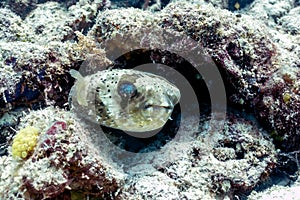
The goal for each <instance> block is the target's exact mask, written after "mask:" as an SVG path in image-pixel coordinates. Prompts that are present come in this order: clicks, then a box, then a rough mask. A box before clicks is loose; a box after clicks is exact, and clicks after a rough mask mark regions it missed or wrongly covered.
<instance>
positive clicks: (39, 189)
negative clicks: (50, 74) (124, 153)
mask: <svg viewBox="0 0 300 200" xmlns="http://www.w3.org/2000/svg"><path fill="white" fill-rule="evenodd" d="M78 121H79V120H75V118H73V117H72V114H70V113H68V112H65V111H63V110H58V109H54V108H52V107H49V108H47V109H44V110H41V111H34V112H31V113H29V114H28V115H27V116H26V117H24V118H23V119H22V122H21V123H20V125H19V127H27V126H30V125H32V126H34V127H36V128H37V129H39V130H40V131H41V134H40V136H39V139H38V144H37V146H36V148H35V151H34V153H33V155H32V156H31V157H29V158H28V159H27V160H26V161H23V160H18V159H14V158H12V157H11V155H10V156H3V157H1V158H0V162H1V165H0V171H1V178H0V179H1V181H0V185H1V187H0V188H1V189H0V197H1V199H17V198H22V199H54V198H56V199H69V198H70V197H71V196H72V195H76V193H78V192H79V193H81V194H78V195H79V196H78V198H84V195H90V196H91V197H98V198H109V199H115V198H117V196H118V193H117V191H118V190H119V188H120V187H121V185H122V180H123V179H124V175H123V174H122V173H121V172H122V171H121V170H120V169H118V167H116V166H115V165H114V166H113V165H112V164H111V163H112V162H111V161H110V160H109V159H108V157H107V156H106V157H105V154H106V153H107V152H106V151H105V150H103V151H102V153H99V152H98V151H97V150H96V149H95V148H93V144H92V143H91V139H90V138H89V134H90V133H89V132H88V130H86V129H85V127H84V126H82V124H79V123H78ZM18 129H19V128H18Z"/></svg>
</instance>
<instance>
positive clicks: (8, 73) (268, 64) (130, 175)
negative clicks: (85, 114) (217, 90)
mask: <svg viewBox="0 0 300 200" xmlns="http://www.w3.org/2000/svg"><path fill="white" fill-rule="evenodd" d="M42 2H43V3H41V2H37V1H32V0H19V1H12V0H5V1H2V2H1V3H0V6H1V8H0V11H1V12H0V117H1V118H0V119H1V120H0V155H1V157H0V174H1V176H0V199H99V198H100V199H151V198H152V199H168V198H173V199H199V198H200V199H218V198H219V199H229V198H230V199H234V198H243V197H244V196H245V195H247V194H249V193H250V192H251V191H252V190H255V191H253V192H252V194H251V195H250V196H249V198H250V199H257V198H263V197H265V198H267V197H268V194H266V193H263V192H260V188H263V187H264V186H263V184H264V182H268V180H270V179H271V180H274V179H272V174H273V173H274V171H275V172H276V171H277V170H279V171H281V170H283V172H282V173H283V174H285V173H286V171H284V168H285V167H284V165H289V167H290V168H292V169H290V174H288V175H289V176H283V177H284V178H283V179H284V180H280V181H279V182H280V183H279V184H278V185H280V186H273V187H271V188H270V189H269V190H267V192H270V193H271V194H270V195H272V196H273V197H275V196H278V195H277V194H276V190H280V191H285V192H290V193H292V192H297V190H298V189H299V187H298V185H299V180H298V182H296V183H295V184H294V185H292V182H293V181H294V179H295V177H294V176H297V172H295V171H297V167H298V168H299V166H300V165H299V161H298V160H299V156H298V153H299V149H300V144H299V142H298V141H299V140H300V130H299V123H300V112H299V110H300V91H299V87H300V81H299V80H300V61H299V57H300V38H299V25H298V18H299V7H296V6H299V3H298V1H293V0H283V1H275V0H268V1H263V2H262V1H258V0H255V1H253V2H252V3H251V4H247V5H246V4H245V1H236V2H238V3H240V4H239V6H240V7H239V6H238V5H235V4H233V3H234V1H222V0H212V1H209V2H211V3H212V4H214V6H213V5H212V4H207V1H202V0H190V1H176V0H174V1H172V2H171V3H170V2H169V1H163V0H162V1H152V2H151V3H150V1H132V2H131V3H133V4H134V5H135V7H138V8H144V9H145V10H144V11H143V10H141V9H136V8H118V6H124V7H129V6H130V4H129V3H128V2H127V3H125V4H124V2H123V5H121V4H120V1H116V0H115V1H111V2H110V1H107V0H82V1H81V0H80V1H77V0H69V1H61V0H57V1H47V0H46V1H42ZM228 2H229V3H230V5H229V4H228ZM236 2H235V3H236ZM145 3H148V4H147V5H146V7H144V5H145ZM224 3H227V4H224ZM22 6H23V7H22ZM152 6H154V7H152ZM244 6H245V7H244ZM111 7H112V8H115V9H111V10H106V8H111ZM20 8H22V9H20ZM221 8H226V9H228V10H225V9H221ZM230 10H234V12H230ZM151 11H157V12H151ZM174 35H175V36H178V37H173V38H172V37H170V36H174ZM181 35H184V36H187V37H188V38H189V39H192V40H193V41H196V42H190V40H188V39H186V38H187V37H181ZM132 38H134V39H133V40H132ZM174 38H176V39H178V40H176V41H175V42H174V40H172V39H174ZM168 39H169V40H168ZM128 41H130V42H128ZM107 44H108V45H107ZM110 44H112V45H110ZM170 44H171V45H170ZM141 46H142V47H147V48H149V51H147V50H148V49H139V51H133V53H132V52H131V53H132V54H125V56H123V57H120V58H118V59H116V57H118V56H120V55H118V53H120V52H121V53H122V52H124V51H128V50H135V49H136V48H137V47H141ZM198 46H200V47H201V48H202V49H203V52H197V53H198V54H196V55H199V60H200V62H199V63H190V64H191V65H196V64H199V65H203V66H204V67H203V68H205V67H208V66H210V65H207V64H208V63H209V62H210V61H207V62H204V61H203V60H206V59H207V58H208V57H209V58H212V59H213V63H214V64H216V65H217V67H218V70H219V71H220V73H221V75H222V78H223V80H224V83H225V87H226V91H227V100H228V105H229V106H230V107H232V108H234V109H237V110H240V111H247V112H253V113H254V115H255V117H256V119H257V120H258V121H259V124H258V123H256V121H255V120H254V119H253V118H252V116H251V117H249V116H247V117H245V115H242V114H240V113H239V112H238V114H237V113H234V114H229V115H228V116H227V119H226V120H225V123H223V121H216V122H215V124H214V126H212V124H211V123H210V122H209V117H208V116H205V117H204V118H201V119H202V121H201V123H200V126H199V123H197V120H195V118H197V119H198V117H199V116H197V117H195V116H193V115H192V114H191V113H192V112H190V113H189V115H188V120H186V119H187V118H184V119H185V120H183V121H181V122H180V126H181V127H183V128H182V132H183V133H184V134H179V135H175V136H174V137H172V138H170V139H166V140H164V141H163V142H162V141H157V143H153V144H152V146H151V145H148V146H147V148H139V147H137V148H136V146H138V145H140V144H134V143H135V142H136V141H137V140H134V141H133V142H132V141H131V142H128V143H125V142H124V140H125V139H126V138H125V139H124V138H123V137H120V138H117V139H116V140H117V141H118V142H119V143H117V144H118V145H119V146H115V144H113V143H111V141H109V140H108V139H107V138H108V137H109V136H111V137H112V138H113V137H115V136H116V135H114V136H112V132H114V130H108V131H106V132H105V131H104V132H105V133H102V131H103V130H104V129H103V130H102V129H101V127H98V126H95V125H91V124H90V123H89V122H86V121H84V120H83V119H81V118H79V116H77V115H76V113H72V111H68V110H64V109H65V108H66V109H68V95H69V91H70V88H71V87H72V85H73V83H74V79H73V78H72V77H71V76H70V74H69V70H70V69H79V68H81V69H82V70H83V71H84V72H85V73H92V72H93V71H95V70H97V67H99V66H100V67H107V66H112V67H116V68H117V67H119V68H128V67H131V66H133V65H134V64H140V63H141V61H143V62H148V63H160V64H164V65H172V67H173V68H174V69H176V70H177V71H179V72H184V73H185V74H186V76H185V78H187V79H189V80H191V83H192V84H193V85H194V86H195V85H196V89H197V90H196V92H197V95H198V96H201V103H207V102H209V101H210V100H209V99H208V98H209V94H207V92H205V91H204V90H202V89H203V88H205V87H203V86H202V84H203V82H204V81H203V80H204V79H205V77H204V78H203V77H201V76H199V77H198V76H196V75H195V74H194V72H193V71H189V68H188V67H187V66H188V64H187V62H188V61H187V60H184V59H183V57H184V58H187V57H189V55H190V54H193V53H194V52H193V50H194V49H196V47H198ZM157 47H163V49H157ZM184 47H185V48H184ZM186 48H187V49H188V51H186ZM114 53H115V54H114ZM126 53H127V52H126ZM200 54H203V56H202V55H201V56H200ZM90 57H92V58H93V59H91V60H90V59H89V58H90ZM115 59H116V60H115ZM91 67H94V68H91ZM83 68H84V69H83ZM163 73H165V72H163ZM165 74H166V76H169V77H171V76H172V75H173V74H172V73H171V72H166V73H165ZM175 81H176V80H175ZM205 81H207V83H209V84H208V86H207V87H214V84H215V83H214V81H213V80H205ZM53 106H58V107H53ZM182 106H184V105H182ZM195 106H197V105H190V104H189V109H190V111H191V110H193V108H194V107H195ZM221 106H223V105H221ZM207 109H208V110H209V108H207ZM201 111H202V110H201ZM181 114H182V115H183V114H184V113H181ZM201 114H202V113H201ZM215 114H216V113H215ZM201 117H203V116H202V115H201ZM195 121H196V122H195ZM173 122H174V121H173ZM174 124H179V123H177V122H176V121H175V122H174ZM260 125H263V127H260ZM31 126H34V127H36V128H37V129H38V130H39V137H35V139H36V145H33V143H32V144H31V145H30V146H31V147H30V148H29V152H28V153H27V155H25V154H24V156H23V157H24V158H26V159H15V158H14V157H13V155H16V156H19V157H20V156H21V157H22V154H20V151H16V150H18V148H15V147H18V146H19V145H17V143H16V141H17V140H15V141H13V136H14V134H15V132H17V131H15V130H21V132H22V130H24V128H25V130H27V129H26V127H31ZM216 127H221V128H222V131H220V129H218V128H216ZM173 129H176V128H173ZM173 129H171V128H170V129H168V130H167V132H172V131H174V130H173ZM17 138H19V136H18V135H16V136H15V139H17ZM113 139H115V138H113ZM23 142H24V141H23ZM123 142H124V143H123ZM25 143H26V141H25ZM34 144H35V143H34ZM141 144H144V143H141ZM274 144H275V145H276V146H274ZM126 145H127V147H126ZM128 145H136V146H133V147H128ZM33 146H35V148H33ZM156 146H159V148H155V147H156ZM278 147H279V148H280V149H281V151H279V150H276V148H278ZM122 148H123V149H122ZM130 148H131V149H135V151H133V152H130V153H128V152H126V151H125V150H127V149H130ZM153 149H155V151H153ZM27 150H28V149H27ZM22 151H23V150H22ZM284 155H288V156H286V157H288V158H289V159H287V160H285V157H284ZM289 155H293V156H294V157H293V159H290V156H289ZM290 161H291V162H292V165H291V164H290V163H291V162H290ZM286 163H288V164H286ZM291 166H292V167H291ZM41 174H44V175H46V176H41ZM277 175H278V174H277ZM278 176H279V177H280V174H279V175H278ZM289 178H290V179H289ZM286 179H288V180H286ZM261 185H262V186H261ZM286 185H292V187H291V188H289V187H283V186H286ZM269 186H272V184H270V185H268V187H269ZM296 194H297V193H296ZM278 198H279V197H278Z"/></svg>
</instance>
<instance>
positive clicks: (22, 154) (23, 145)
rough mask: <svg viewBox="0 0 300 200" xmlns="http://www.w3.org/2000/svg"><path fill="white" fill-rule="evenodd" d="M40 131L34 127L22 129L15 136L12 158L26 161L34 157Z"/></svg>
mask: <svg viewBox="0 0 300 200" xmlns="http://www.w3.org/2000/svg"><path fill="white" fill-rule="evenodd" d="M39 132H40V131H39V130H38V129H37V128H35V127H33V126H27V127H25V128H23V129H21V130H20V131H19V132H18V133H17V134H16V136H15V138H14V140H13V144H12V156H13V157H15V158H21V159H26V158H28V157H29V156H30V155H32V153H33V151H34V148H35V146H36V144H37V141H38V137H39Z"/></svg>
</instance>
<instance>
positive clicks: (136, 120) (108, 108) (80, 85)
mask: <svg viewBox="0 0 300 200" xmlns="http://www.w3.org/2000/svg"><path fill="white" fill-rule="evenodd" d="M70 74H71V75H72V76H73V77H74V78H75V79H76V83H75V85H74V86H73V87H72V90H71V92H70V95H69V97H70V105H71V109H72V110H74V111H75V112H77V113H78V114H80V115H82V116H83V117H84V118H87V119H89V120H90V121H93V122H96V123H98V124H100V125H104V126H107V127H111V128H115V129H120V130H123V131H132V132H145V131H151V130H155V129H158V128H161V127H162V126H163V125H164V124H165V123H166V122H167V120H168V119H169V118H170V115H171V113H172V111H173V108H174V106H175V105H176V104H177V103H178V102H179V99H180V91H179V89H178V88H177V87H176V86H175V85H173V84H172V83H170V82H169V81H167V80H166V79H165V78H163V77H160V76H157V75H154V74H151V73H147V72H142V71H137V70H131V69H110V70H102V71H98V72H97V73H95V74H92V75H88V76H85V77H83V76H82V75H81V74H80V73H79V72H78V71H76V70H73V69H71V70H70Z"/></svg>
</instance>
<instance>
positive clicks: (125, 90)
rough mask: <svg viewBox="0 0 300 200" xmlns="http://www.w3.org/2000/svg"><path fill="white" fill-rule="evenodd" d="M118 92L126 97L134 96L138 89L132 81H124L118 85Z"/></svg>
mask: <svg viewBox="0 0 300 200" xmlns="http://www.w3.org/2000/svg"><path fill="white" fill-rule="evenodd" d="M118 93H119V94H120V95H121V96H122V97H124V98H132V97H134V96H135V95H136V94H137V89H136V87H135V85H134V84H132V83H130V82H123V83H121V84H120V85H119V87H118Z"/></svg>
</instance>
